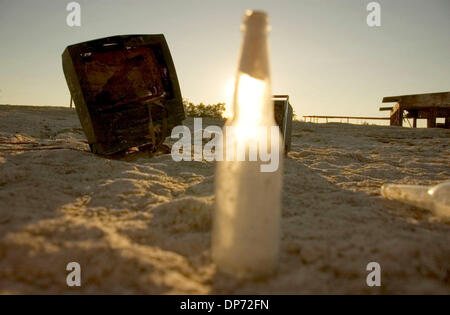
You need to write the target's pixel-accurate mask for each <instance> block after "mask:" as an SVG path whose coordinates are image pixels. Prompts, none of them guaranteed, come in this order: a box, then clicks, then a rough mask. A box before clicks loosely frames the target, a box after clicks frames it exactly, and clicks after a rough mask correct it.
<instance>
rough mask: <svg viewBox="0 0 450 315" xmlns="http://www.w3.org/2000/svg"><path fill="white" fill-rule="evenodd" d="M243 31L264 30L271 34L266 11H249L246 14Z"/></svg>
mask: <svg viewBox="0 0 450 315" xmlns="http://www.w3.org/2000/svg"><path fill="white" fill-rule="evenodd" d="M241 29H242V30H243V31H246V30H264V31H266V32H269V31H270V25H269V15H268V14H267V13H266V12H264V11H258V10H247V11H246V12H245V14H244V20H243V24H242V26H241Z"/></svg>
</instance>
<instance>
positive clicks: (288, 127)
mask: <svg viewBox="0 0 450 315" xmlns="http://www.w3.org/2000/svg"><path fill="white" fill-rule="evenodd" d="M273 103H274V109H275V121H276V123H277V124H278V126H279V127H280V132H281V134H282V135H283V139H284V151H285V153H288V152H289V151H290V150H291V133H292V119H293V113H294V112H293V109H292V106H291V104H290V103H289V96H288V95H274V96H273Z"/></svg>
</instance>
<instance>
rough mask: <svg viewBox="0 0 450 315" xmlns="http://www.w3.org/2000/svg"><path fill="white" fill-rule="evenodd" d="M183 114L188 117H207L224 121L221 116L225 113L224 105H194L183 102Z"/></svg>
mask: <svg viewBox="0 0 450 315" xmlns="http://www.w3.org/2000/svg"><path fill="white" fill-rule="evenodd" d="M183 105H184V112H185V113H186V116H188V117H209V118H218V119H224V117H223V114H224V112H225V103H217V104H208V105H205V104H203V103H200V104H198V105H195V104H194V103H191V102H188V101H187V100H183Z"/></svg>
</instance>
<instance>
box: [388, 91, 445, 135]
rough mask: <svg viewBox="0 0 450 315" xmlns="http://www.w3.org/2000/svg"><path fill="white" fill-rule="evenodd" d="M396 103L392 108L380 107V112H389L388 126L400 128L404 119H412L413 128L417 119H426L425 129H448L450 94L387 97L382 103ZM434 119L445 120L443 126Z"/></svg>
mask: <svg viewBox="0 0 450 315" xmlns="http://www.w3.org/2000/svg"><path fill="white" fill-rule="evenodd" d="M391 102H396V103H397V104H396V105H395V106H393V107H380V111H385V110H389V111H390V112H391V117H390V125H391V126H402V125H403V119H404V118H412V119H413V125H412V127H413V128H416V127H417V119H426V120H427V128H435V127H444V128H450V92H442V93H428V94H412V95H400V96H388V97H384V98H383V103H391ZM436 118H445V122H444V123H443V124H437V123H436Z"/></svg>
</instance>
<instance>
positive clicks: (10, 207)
mask: <svg viewBox="0 0 450 315" xmlns="http://www.w3.org/2000/svg"><path fill="white" fill-rule="evenodd" d="M185 124H186V125H188V126H190V127H191V128H192V125H193V120H192V119H191V118H190V119H187V120H186V121H185ZM207 124H221V122H220V121H214V120H207V123H205V122H204V126H205V125H207ZM173 142H174V141H173V140H171V141H167V143H168V144H170V143H173ZM12 143H20V144H12ZM27 143H32V144H27ZM0 148H1V150H0V293H69V294H70V293H145V294H148V293H153V294H160V293H164V294H174V293H181V294H183V293H187V294H208V293H216V294H217V293H218V294H222V293H232V294H247V293H258V294H262V293H276V294H278V293H288V294H308V293H351V294H352V293H364V294H365V293H369V294H370V293H446V294H448V293H450V246H449V243H450V223H449V222H448V221H445V220H443V219H441V218H437V217H434V216H433V215H432V214H431V213H429V212H428V211H425V210H421V209H418V208H414V207H412V206H408V205H403V204H400V203H398V202H394V201H388V200H384V199H383V198H382V197H381V196H380V193H379V188H380V186H381V185H382V184H383V183H385V182H393V183H411V184H435V183H439V182H442V181H446V180H450V164H449V161H450V131H449V130H444V129H415V130H414V129H408V128H399V127H385V126H367V125H350V124H339V123H330V124H312V123H304V122H295V123H294V126H293V132H292V152H290V153H289V155H288V156H287V157H286V158H285V161H284V164H285V169H284V196H283V218H282V230H283V234H282V240H281V248H282V250H281V257H280V265H279V270H278V273H277V274H276V275H275V276H273V277H271V278H268V279H262V280H258V281H238V280H235V279H232V278H230V277H227V276H225V275H221V274H218V273H216V272H215V267H214V264H213V263H212V262H211V258H210V230H211V212H212V210H213V203H214V195H213V178H214V163H213V162H206V161H203V162H178V163H177V162H174V161H173V160H172V159H171V156H170V155H167V154H166V155H159V156H155V157H149V156H148V155H146V154H137V155H135V156H132V157H129V158H127V159H126V160H111V159H106V158H102V157H99V156H96V155H94V154H92V153H90V152H89V149H88V145H87V144H86V141H85V138H84V134H83V131H82V129H81V126H80V124H79V121H78V118H77V116H76V113H75V111H73V110H70V109H68V108H55V107H47V108H46V107H19V106H0ZM21 148H22V149H21ZM5 149H14V150H10V151H7V150H5ZM18 149H21V150H18ZM72 261H75V262H78V263H79V264H80V265H81V274H82V286H81V287H79V288H69V287H68V286H67V285H66V276H67V274H68V272H67V271H66V265H67V264H68V263H69V262H72ZM372 261H375V262H378V263H379V264H380V266H381V286H380V287H368V286H367V284H366V276H367V274H368V273H369V272H368V271H366V266H367V264H368V263H369V262H372Z"/></svg>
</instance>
